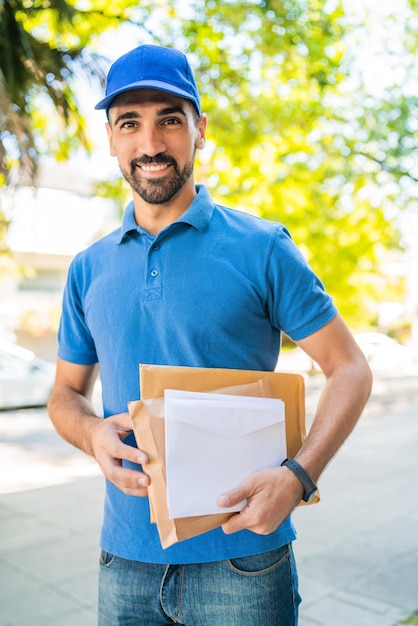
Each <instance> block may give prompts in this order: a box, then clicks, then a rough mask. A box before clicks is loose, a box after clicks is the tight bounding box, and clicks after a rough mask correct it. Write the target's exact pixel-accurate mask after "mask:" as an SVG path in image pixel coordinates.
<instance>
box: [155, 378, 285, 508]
mask: <svg viewBox="0 0 418 626" xmlns="http://www.w3.org/2000/svg"><path fill="white" fill-rule="evenodd" d="M164 398H165V437H166V442H165V443H166V480H167V502H168V509H169V514H170V518H171V519H177V518H179V517H191V516H195V515H209V514H212V513H225V512H228V511H240V510H241V509H242V508H243V507H244V506H245V501H243V502H240V503H239V504H238V505H237V506H234V507H230V508H223V507H220V506H218V505H217V503H216V498H217V496H218V495H220V494H221V493H223V492H224V491H227V490H229V489H231V488H233V487H236V486H238V485H239V484H240V483H241V482H242V481H243V480H244V479H245V478H247V477H248V476H250V475H251V474H253V473H254V472H256V471H258V470H260V469H264V468H266V467H274V466H279V465H280V463H281V462H282V461H283V460H284V459H285V458H286V432H285V421H284V403H283V402H282V401H281V400H278V399H275V398H256V397H247V396H245V397H244V396H231V395H225V394H216V393H199V392H188V391H177V390H172V389H166V390H165V393H164Z"/></svg>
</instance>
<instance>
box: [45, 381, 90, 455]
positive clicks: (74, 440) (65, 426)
mask: <svg viewBox="0 0 418 626" xmlns="http://www.w3.org/2000/svg"><path fill="white" fill-rule="evenodd" d="M48 413H49V417H50V419H51V421H52V423H53V425H54V427H55V429H56V431H57V432H58V434H59V435H60V436H61V437H62V438H63V439H65V440H66V441H68V443H70V444H72V445H73V446H75V447H76V448H79V449H80V450H82V451H83V452H85V453H86V454H89V455H91V456H94V454H93V446H92V437H91V434H92V431H93V429H94V428H95V427H96V426H97V424H98V423H99V422H100V421H101V420H102V418H101V417H98V416H97V415H96V414H95V412H94V409H93V407H92V405H91V403H90V402H89V400H88V399H87V398H86V397H85V396H83V395H82V394H80V393H78V392H77V391H75V390H74V389H72V388H71V387H67V386H64V385H62V386H60V387H58V388H55V389H54V391H53V392H52V394H51V397H50V399H49V402H48Z"/></svg>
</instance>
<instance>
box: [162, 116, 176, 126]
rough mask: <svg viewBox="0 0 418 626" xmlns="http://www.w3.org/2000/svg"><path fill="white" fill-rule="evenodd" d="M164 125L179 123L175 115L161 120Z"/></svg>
mask: <svg viewBox="0 0 418 626" xmlns="http://www.w3.org/2000/svg"><path fill="white" fill-rule="evenodd" d="M163 123H164V124H165V125H166V126H172V125H173V126H175V125H176V124H180V120H179V119H177V117H169V118H168V119H166V120H164V122H163Z"/></svg>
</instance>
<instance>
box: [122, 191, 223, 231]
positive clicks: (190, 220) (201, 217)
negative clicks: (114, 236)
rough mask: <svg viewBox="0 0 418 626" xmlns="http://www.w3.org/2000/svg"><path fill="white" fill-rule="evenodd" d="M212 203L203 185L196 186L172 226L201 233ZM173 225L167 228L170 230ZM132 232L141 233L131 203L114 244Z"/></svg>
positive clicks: (208, 216)
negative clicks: (192, 194) (187, 226)
mask: <svg viewBox="0 0 418 626" xmlns="http://www.w3.org/2000/svg"><path fill="white" fill-rule="evenodd" d="M214 206H215V205H214V202H213V200H212V198H211V197H210V194H209V191H208V190H207V188H206V187H205V186H204V185H196V195H195V197H194V199H193V202H192V203H191V204H190V206H189V208H188V209H187V210H186V211H185V212H184V213H183V215H180V217H179V218H178V219H177V220H176V221H175V222H173V224H189V225H190V226H193V227H194V228H196V230H198V231H201V232H203V231H204V230H205V229H206V228H207V226H208V225H209V222H210V220H211V219H212V214H213V210H214ZM173 224H170V225H169V226H167V228H171V227H172V226H173ZM132 231H139V232H143V231H142V229H141V228H140V227H139V226H138V224H137V223H136V220H135V212H134V203H133V202H132V201H131V202H130V203H129V204H128V206H127V207H126V210H125V213H124V215H123V219H122V224H121V228H120V237H119V238H118V240H117V242H116V243H122V241H123V240H124V239H125V237H126V236H127V235H128V233H130V232H132Z"/></svg>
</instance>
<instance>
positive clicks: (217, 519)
mask: <svg viewBox="0 0 418 626" xmlns="http://www.w3.org/2000/svg"><path fill="white" fill-rule="evenodd" d="M140 387H141V396H142V400H140V401H136V402H131V403H130V404H129V412H130V415H131V418H132V421H133V427H134V432H135V437H136V439H137V443H138V446H139V447H140V448H141V449H143V450H144V451H145V452H146V453H147V454H148V457H149V462H148V463H147V464H144V471H145V472H146V473H147V474H148V475H149V476H150V479H151V484H150V487H149V502H150V511H151V521H152V522H155V523H156V524H157V527H158V532H159V536H160V540H161V544H162V546H163V548H167V547H168V546H170V545H172V544H174V543H176V542H177V541H183V540H184V539H188V538H189V537H193V536H195V535H199V534H201V533H204V532H206V531H208V530H211V529H213V528H216V527H217V526H220V525H222V524H223V523H224V522H225V521H227V520H228V519H229V518H230V517H231V515H233V514H234V513H235V512H236V511H239V510H241V508H242V507H243V506H244V505H245V502H242V503H240V504H239V505H238V506H236V507H231V509H224V508H221V507H219V506H218V505H217V504H216V496H217V495H219V494H221V493H223V492H224V491H227V490H228V489H230V488H233V487H234V486H237V485H238V484H239V483H240V482H241V481H242V480H243V479H244V478H246V477H247V476H248V475H249V474H251V473H253V472H254V471H257V470H258V469H262V468H263V467H272V466H277V465H280V463H281V462H282V461H283V460H284V458H286V457H292V456H294V455H295V454H296V452H297V451H298V449H299V448H300V446H301V445H302V443H303V441H304V439H305V436H306V431H305V391H304V379H303V376H301V375H299V374H286V373H281V372H280V373H279V372H260V371H250V370H229V369H212V368H189V367H175V366H160V365H141V366H140ZM318 499H319V498H316V500H314V501H318Z"/></svg>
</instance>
